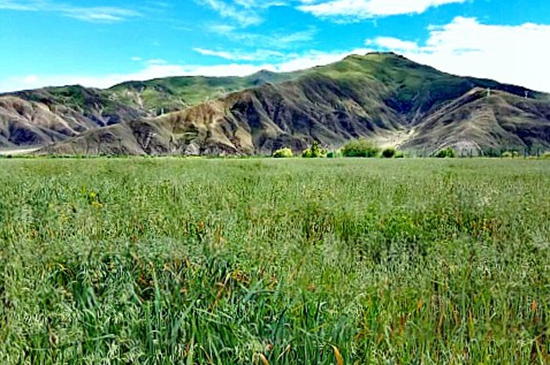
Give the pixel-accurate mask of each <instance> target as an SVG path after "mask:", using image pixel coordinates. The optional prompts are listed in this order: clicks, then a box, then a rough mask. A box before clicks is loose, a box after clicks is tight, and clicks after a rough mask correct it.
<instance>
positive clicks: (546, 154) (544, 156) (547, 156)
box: [541, 152, 550, 160]
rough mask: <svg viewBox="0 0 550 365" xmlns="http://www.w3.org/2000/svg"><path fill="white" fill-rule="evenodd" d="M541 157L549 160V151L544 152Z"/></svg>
mask: <svg viewBox="0 0 550 365" xmlns="http://www.w3.org/2000/svg"><path fill="white" fill-rule="evenodd" d="M541 157H542V158H544V159H545V160H550V152H545V153H544V154H543V155H542V156H541Z"/></svg>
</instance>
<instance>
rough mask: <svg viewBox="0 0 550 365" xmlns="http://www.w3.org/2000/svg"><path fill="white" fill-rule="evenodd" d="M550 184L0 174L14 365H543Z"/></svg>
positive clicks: (546, 172) (3, 305) (314, 171)
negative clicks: (466, 364)
mask: <svg viewBox="0 0 550 365" xmlns="http://www.w3.org/2000/svg"><path fill="white" fill-rule="evenodd" d="M549 191H550V165H548V164H547V163H546V162H545V161H520V160H457V161H451V160H371V161H369V160H353V159H351V160H318V161H317V160H314V161H310V160H286V161H276V160H177V159H155V160H131V159H130V160H128V159H125V160H116V159H110V160H100V159H97V160H80V161H79V160H3V161H0V197H1V199H0V363H2V364H98V363H105V364H127V363H140V364H174V363H176V364H251V363H257V364H341V363H345V364H354V363H357V364H378V363H381V364H442V363H446V364H464V363H472V364H479V363H485V364H527V363H535V364H544V363H547V362H548V361H550V357H549V346H550V343H549V339H548V338H549V337H548V336H549V335H550V333H549V328H548V323H549V321H550V319H549V313H550V311H549V310H550V308H549V306H550V270H549V269H550V267H549V265H550V264H549V263H550V243H549V242H550V225H549V224H548V222H550V199H549V198H548V192H549Z"/></svg>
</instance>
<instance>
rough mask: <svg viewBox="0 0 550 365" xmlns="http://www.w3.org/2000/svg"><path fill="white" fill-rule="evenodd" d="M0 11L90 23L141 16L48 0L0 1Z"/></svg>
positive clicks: (122, 11) (113, 9)
mask: <svg viewBox="0 0 550 365" xmlns="http://www.w3.org/2000/svg"><path fill="white" fill-rule="evenodd" d="M0 10H12V11H47V12H53V13H58V14H61V15H62V16H65V17H68V18H73V19H78V20H82V21H86V22H92V23H115V22H121V21H125V20H127V19H129V18H134V17H138V16H140V15H141V14H140V13H138V12H137V11H134V10H129V9H124V8H118V7H111V6H74V5H69V4H64V3H57V2H52V1H49V0H18V1H14V0H0Z"/></svg>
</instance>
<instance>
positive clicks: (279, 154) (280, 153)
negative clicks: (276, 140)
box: [273, 148, 294, 158]
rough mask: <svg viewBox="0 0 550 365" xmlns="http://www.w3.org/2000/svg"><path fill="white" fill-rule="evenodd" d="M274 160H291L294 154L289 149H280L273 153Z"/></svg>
mask: <svg viewBox="0 0 550 365" xmlns="http://www.w3.org/2000/svg"><path fill="white" fill-rule="evenodd" d="M273 157H274V158H292V157H294V153H293V152H292V150H291V149H290V148H281V149H280V150H277V151H275V152H274V153H273Z"/></svg>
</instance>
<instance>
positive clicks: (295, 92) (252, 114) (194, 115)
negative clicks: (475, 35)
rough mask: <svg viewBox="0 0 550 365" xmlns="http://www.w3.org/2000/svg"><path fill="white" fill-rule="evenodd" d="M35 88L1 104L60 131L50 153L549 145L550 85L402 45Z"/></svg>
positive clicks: (40, 134)
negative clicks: (253, 66)
mask: <svg viewBox="0 0 550 365" xmlns="http://www.w3.org/2000/svg"><path fill="white" fill-rule="evenodd" d="M81 92H82V93H84V91H83V90H82V91H81ZM34 93H36V92H31V94H30V95H31V96H32V97H30V96H29V95H15V96H7V97H3V98H0V108H2V104H1V102H2V100H3V99H9V98H12V99H10V100H11V104H10V103H8V107H6V108H5V110H9V113H10V114H9V115H12V116H13V115H16V114H19V115H20V116H21V117H20V118H19V119H21V122H20V123H23V122H26V124H25V125H26V127H25V128H27V129H29V130H31V131H32V133H34V134H33V135H36V136H37V137H36V138H35V139H34V140H35V141H36V142H38V143H42V144H45V143H47V142H49V141H53V142H57V141H61V142H60V143H55V144H51V145H47V146H46V147H45V148H43V149H42V150H41V153H70V154H73V153H77V154H97V153H106V154H113V153H114V154H119V153H121V154H188V155H199V154H269V153H271V152H272V151H274V150H276V149H278V148H281V147H290V148H292V149H294V150H295V151H301V150H302V149H304V148H305V147H306V146H308V145H309V144H310V143H311V142H312V141H314V140H316V141H319V142H320V143H321V144H322V145H324V146H326V147H329V148H339V147H340V146H342V145H343V144H344V143H345V142H346V141H348V140H350V139H354V138H360V137H365V138H369V139H373V140H375V141H377V142H380V143H381V144H387V145H398V146H399V147H400V148H403V149H416V150H418V149H423V150H427V151H431V152H433V151H436V150H438V149H441V148H446V147H454V148H457V149H463V150H464V149H468V150H473V151H475V152H476V153H480V152H481V151H483V150H485V149H487V148H516V149H543V150H546V149H550V97H549V95H547V94H543V93H537V92H534V91H532V90H528V89H525V88H522V87H518V86H512V85H505V84H500V83H498V82H495V81H491V80H483V79H475V78H465V77H457V76H453V75H449V74H446V73H443V72H440V71H438V70H436V69H433V68H431V67H427V66H423V65H419V64H416V63H414V62H412V61H410V60H407V59H405V58H403V57H401V56H398V55H395V54H391V53H374V54H368V55H365V56H350V57H347V58H345V59H344V60H342V61H340V62H337V63H335V64H332V65H328V66H322V67H315V68H313V69H309V70H304V71H300V72H297V73H291V74H274V73H270V72H260V73H258V74H255V75H251V76H250V77H248V78H200V77H197V78H171V79H164V80H162V79H161V80H152V81H148V82H144V83H137V82H130V83H126V84H121V85H118V86H115V87H114V88H112V89H109V90H103V91H101V90H91V91H90V93H91V95H92V96H96V98H94V97H88V96H87V97H86V98H84V102H82V101H81V102H80V103H79V104H78V103H77V105H76V106H74V107H69V106H68V104H70V103H69V102H67V101H65V102H62V101H61V102H60V101H59V98H58V99H55V102H53V103H50V106H48V107H45V105H46V106H47V105H48V104H47V103H45V102H44V100H42V99H39V100H36V97H35V96H34ZM86 95H87V94H86ZM13 98H19V99H21V101H17V102H15V101H14V100H13ZM87 100H95V101H96V102H95V103H92V102H89V101H87ZM14 103H15V104H17V103H19V104H22V103H23V104H24V103H29V104H30V106H28V107H27V109H29V110H28V111H27V112H25V113H20V112H19V111H18V110H27V109H25V108H23V109H21V107H15V106H14ZM19 104H18V105H19ZM59 104H61V105H59ZM9 105H11V107H9ZM159 108H160V111H161V113H159ZM2 110H3V109H0V115H6V114H7V113H8V112H3V111H2ZM162 111H164V112H168V111H172V112H169V113H167V114H163V113H162ZM158 114H163V115H160V116H157V117H154V116H155V115H158ZM8 119H10V117H9V118H8ZM12 119H17V118H12ZM0 120H2V119H0ZM10 120H11V119H10ZM52 121H53V122H52ZM12 124H13V121H12ZM31 127H32V128H34V129H31ZM0 128H2V125H0ZM3 129H5V128H3ZM3 129H2V130H3ZM12 129H13V130H16V129H17V128H15V129H14V128H12ZM8 130H10V129H9V127H8ZM29 133H30V132H29ZM4 134H5V133H3V134H1V135H4ZM9 135H10V136H11V135H12V134H9ZM0 138H1V137H0ZM33 138H34V137H33ZM7 140H8V142H9V141H13V140H14V138H11V139H7ZM19 140H20V141H21V140H26V141H29V140H33V139H32V138H28V136H27V137H24V138H19ZM1 141H2V140H1V139H0V143H2V142H1ZM9 143H13V142H9ZM33 143H34V142H33ZM29 144H32V143H29Z"/></svg>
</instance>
